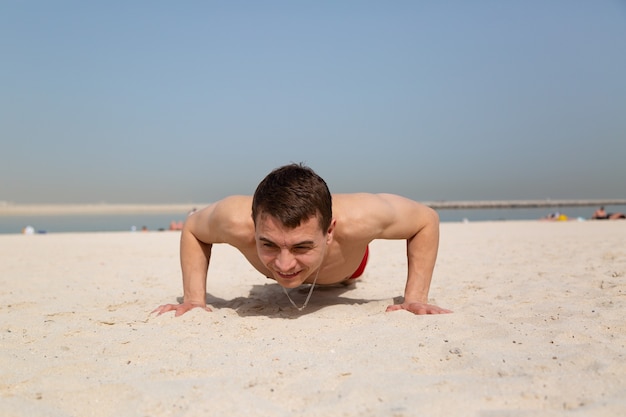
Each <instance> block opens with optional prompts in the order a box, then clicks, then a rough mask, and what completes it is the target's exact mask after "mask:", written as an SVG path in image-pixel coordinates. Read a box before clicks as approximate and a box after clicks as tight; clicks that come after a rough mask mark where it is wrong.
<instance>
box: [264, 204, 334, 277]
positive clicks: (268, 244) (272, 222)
mask: <svg viewBox="0 0 626 417" xmlns="http://www.w3.org/2000/svg"><path fill="white" fill-rule="evenodd" d="M332 230H333V225H331V228H330V229H329V230H328V232H326V233H325V232H322V230H321V229H320V226H319V221H318V218H317V216H316V217H311V218H309V219H308V220H306V221H304V222H302V224H300V226H298V227H296V228H295V229H290V228H287V227H285V226H284V225H283V224H282V223H281V222H280V221H279V220H278V219H276V218H274V217H272V216H270V215H267V214H264V213H261V214H260V215H259V217H258V219H257V222H256V230H255V239H256V248H257V252H258V254H259V258H260V259H261V262H263V264H264V265H265V266H266V267H267V268H268V269H269V270H270V271H272V274H273V278H274V279H275V280H276V282H278V283H279V284H280V285H282V286H283V287H286V288H295V287H297V286H299V285H302V283H304V281H305V280H306V279H307V278H309V277H310V276H311V275H312V274H313V273H317V271H318V269H319V267H320V266H321V265H322V261H323V260H324V255H325V253H326V246H327V245H328V244H329V243H330V242H331V240H332Z"/></svg>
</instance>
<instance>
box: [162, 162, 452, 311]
mask: <svg viewBox="0 0 626 417" xmlns="http://www.w3.org/2000/svg"><path fill="white" fill-rule="evenodd" d="M375 239H406V242H407V262H408V271H407V282H406V287H405V291H404V300H403V302H402V303H400V304H395V305H390V306H389V307H387V311H394V310H407V311H410V312H412V313H414V314H441V313H450V310H447V309H444V308H441V307H438V306H436V305H432V304H428V292H429V289H430V283H431V279H432V274H433V269H434V266H435V260H436V258H437V251H438V245H439V217H438V215H437V213H436V212H435V211H434V210H433V209H431V208H429V207H427V206H425V205H422V204H420V203H417V202H415V201H412V200H409V199H406V198H404V197H400V196H397V195H392V194H364V193H360V194H335V195H332V196H331V194H330V191H329V190H328V187H327V185H326V182H325V181H324V180H323V179H322V178H321V177H319V176H318V175H317V174H316V173H315V172H314V171H313V170H312V169H310V168H308V167H306V166H303V165H301V164H290V165H286V166H283V167H281V168H277V169H275V170H274V171H272V172H271V173H270V174H268V175H267V176H266V177H265V179H263V181H261V183H260V184H259V185H258V187H257V189H256V191H255V193H254V196H231V197H227V198H225V199H223V200H221V201H218V202H217V203H214V204H211V205H209V206H208V207H206V208H204V209H202V210H199V211H197V212H196V213H194V214H193V215H192V216H189V217H188V218H187V221H186V222H185V225H184V227H183V231H182V233H181V241H180V258H181V267H182V275H183V292H184V297H183V302H182V303H181V304H165V305H161V306H159V307H157V308H156V309H155V310H154V311H153V313H154V312H157V313H158V314H159V315H160V314H163V313H165V312H168V311H175V315H176V316H180V315H181V314H184V313H186V312H187V311H189V310H191V309H193V308H196V307H199V308H202V309H204V310H206V311H211V310H210V308H208V307H207V306H206V280H207V269H208V266H209V260H210V258H211V248H212V246H213V244H216V243H227V244H230V245H231V246H233V247H235V248H237V249H238V250H239V251H240V252H241V253H242V254H243V255H244V256H245V257H246V259H247V260H248V262H250V264H251V265H252V266H253V267H254V268H255V269H256V270H257V271H259V272H260V273H261V274H263V275H264V276H266V277H268V278H270V279H274V280H275V281H276V282H277V283H278V284H280V285H281V286H282V287H283V289H284V290H285V293H286V296H287V297H288V298H289V300H290V302H291V303H292V304H293V305H294V307H296V308H297V309H298V310H302V309H304V308H305V307H306V305H307V303H308V301H309V299H310V297H311V294H312V292H313V289H314V287H315V284H319V285H333V284H346V285H349V284H352V283H353V282H355V280H357V279H358V278H359V277H360V276H361V275H362V274H363V271H364V269H365V266H366V264H367V258H368V254H369V250H368V245H369V243H370V242H372V241H373V240H375ZM378 279H384V277H378ZM302 284H311V287H310V289H309V293H308V296H307V298H306V301H305V302H304V304H303V305H302V306H301V307H300V306H298V305H297V304H296V303H295V302H294V301H293V300H292V299H291V297H290V296H289V293H288V292H287V289H292V288H296V287H299V286H300V285H302Z"/></svg>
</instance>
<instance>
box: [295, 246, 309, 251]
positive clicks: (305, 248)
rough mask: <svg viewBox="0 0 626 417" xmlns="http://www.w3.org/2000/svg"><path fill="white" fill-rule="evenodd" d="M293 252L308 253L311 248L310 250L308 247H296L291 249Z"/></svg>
mask: <svg viewBox="0 0 626 417" xmlns="http://www.w3.org/2000/svg"><path fill="white" fill-rule="evenodd" d="M293 250H294V251H295V252H300V253H303V252H308V251H310V250H311V248H310V247H308V246H296V247H295V248H293Z"/></svg>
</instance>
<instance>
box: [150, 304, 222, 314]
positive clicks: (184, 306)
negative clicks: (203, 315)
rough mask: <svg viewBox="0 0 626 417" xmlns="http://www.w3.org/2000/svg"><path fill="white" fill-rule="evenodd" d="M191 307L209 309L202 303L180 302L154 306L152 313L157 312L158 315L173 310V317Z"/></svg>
mask: <svg viewBox="0 0 626 417" xmlns="http://www.w3.org/2000/svg"><path fill="white" fill-rule="evenodd" d="M193 308H202V309H204V310H206V311H211V309H210V308H209V307H207V306H206V305H203V304H194V303H182V304H163V305H160V306H158V307H157V308H155V309H154V310H153V311H152V313H150V314H153V313H157V316H160V315H161V314H163V313H167V312H168V311H175V313H174V317H178V316H182V315H183V314H185V313H186V312H188V311H189V310H191V309H193Z"/></svg>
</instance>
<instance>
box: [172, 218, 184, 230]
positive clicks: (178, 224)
mask: <svg viewBox="0 0 626 417" xmlns="http://www.w3.org/2000/svg"><path fill="white" fill-rule="evenodd" d="M170 230H183V222H182V221H178V222H177V221H176V220H172V221H171V222H170Z"/></svg>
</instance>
